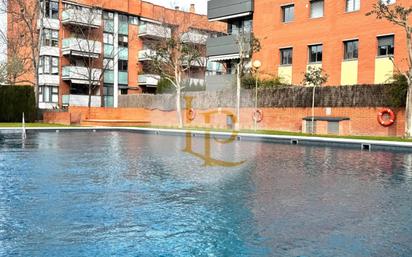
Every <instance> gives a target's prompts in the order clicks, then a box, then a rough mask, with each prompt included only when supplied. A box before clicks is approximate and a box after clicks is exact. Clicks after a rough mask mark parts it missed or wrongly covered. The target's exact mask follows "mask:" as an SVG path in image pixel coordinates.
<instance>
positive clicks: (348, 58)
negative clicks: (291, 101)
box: [207, 0, 411, 85]
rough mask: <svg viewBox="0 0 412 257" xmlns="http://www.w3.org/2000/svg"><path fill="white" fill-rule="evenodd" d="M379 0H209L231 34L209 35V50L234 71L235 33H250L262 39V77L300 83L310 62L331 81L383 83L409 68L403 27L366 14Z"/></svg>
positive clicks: (406, 0) (401, 0)
mask: <svg viewBox="0 0 412 257" xmlns="http://www.w3.org/2000/svg"><path fill="white" fill-rule="evenodd" d="M382 1H385V2H386V1H387V0H382ZM376 2H377V0H333V1H330V0H304V1H302V0H299V1H297V0H259V1H253V0H240V1H239V0H225V1H219V0H210V1H209V2H208V18H209V20H210V21H223V22H226V23H227V32H228V35H227V36H225V37H219V38H211V39H209V40H208V42H207V48H208V51H207V55H208V57H209V58H210V59H213V60H216V61H219V62H221V63H224V64H225V67H227V69H226V73H231V72H232V69H231V65H230V63H231V62H236V58H237V55H238V52H239V49H238V47H237V45H236V35H237V34H238V32H239V31H243V32H250V33H253V35H254V36H255V37H256V38H257V39H259V40H260V42H261V46H262V49H261V51H260V52H258V53H256V54H255V55H254V56H253V59H256V60H260V61H261V63H262V67H261V69H260V73H261V74H262V76H267V77H274V76H278V77H280V78H281V79H282V80H283V82H284V83H288V84H301V82H302V80H303V74H304V73H305V72H306V71H307V69H308V67H310V66H317V67H322V68H323V69H324V70H325V71H326V73H327V74H328V75H329V79H328V82H327V85H353V84H380V83H385V82H388V81H389V80H390V79H391V78H392V76H393V74H394V72H396V70H397V69H400V70H404V69H406V65H407V63H406V60H405V58H407V52H406V35H405V32H404V31H403V30H402V29H401V28H400V27H397V26H395V25H393V24H391V23H389V22H387V21H385V20H378V19H376V18H375V17H374V16H366V13H367V12H369V11H370V10H371V9H372V6H373V4H374V3H376ZM395 3H398V4H402V5H403V6H411V2H410V0H391V1H390V2H389V4H390V5H392V4H395ZM394 63H395V64H396V65H394ZM224 76H228V75H223V76H217V77H216V76H215V79H214V80H213V81H218V79H217V78H218V77H220V78H222V77H224ZM223 79H224V78H223Z"/></svg>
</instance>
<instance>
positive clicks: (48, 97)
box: [39, 86, 59, 103]
mask: <svg viewBox="0 0 412 257" xmlns="http://www.w3.org/2000/svg"><path fill="white" fill-rule="evenodd" d="M39 101H40V102H42V103H57V102H58V101H59V87H56V86H39Z"/></svg>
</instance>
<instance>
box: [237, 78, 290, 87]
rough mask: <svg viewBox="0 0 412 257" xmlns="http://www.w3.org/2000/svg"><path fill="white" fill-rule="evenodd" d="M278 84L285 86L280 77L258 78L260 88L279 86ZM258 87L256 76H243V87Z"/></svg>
mask: <svg viewBox="0 0 412 257" xmlns="http://www.w3.org/2000/svg"><path fill="white" fill-rule="evenodd" d="M278 86H284V84H282V82H281V79H280V78H279V77H275V78H272V79H258V87H260V88H272V87H278ZM255 87H256V78H255V77H253V76H251V75H247V76H244V77H243V78H242V88H244V89H254V88H255Z"/></svg>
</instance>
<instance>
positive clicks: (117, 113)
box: [44, 107, 405, 136]
mask: <svg viewBox="0 0 412 257" xmlns="http://www.w3.org/2000/svg"><path fill="white" fill-rule="evenodd" d="M381 109H382V108H353V107H352V108H315V116H330V117H349V118H350V121H347V122H344V123H345V124H341V126H340V128H341V129H340V130H341V133H342V134H345V135H376V136H402V135H403V134H404V124H405V122H404V114H405V112H404V109H393V111H394V112H395V114H396V121H395V123H394V124H393V125H392V126H390V127H383V126H381V125H380V124H379V123H378V121H377V113H378V112H379V111H380V110H381ZM261 110H262V111H263V120H262V122H260V123H259V124H258V129H267V130H278V131H291V132H301V131H302V124H303V122H302V119H303V118H304V117H306V116H311V112H312V110H311V108H262V109H261ZM253 111H254V109H253V108H242V110H241V117H240V122H241V127H242V128H244V129H253V128H254V122H253V119H252V114H253ZM195 112H196V117H195V119H194V120H193V121H192V122H190V121H189V120H188V119H187V118H185V119H184V120H185V125H186V126H188V127H189V126H190V127H211V128H227V115H234V114H235V109H233V108H216V109H210V110H195ZM69 113H70V115H71V122H72V123H80V119H82V120H84V119H100V120H123V121H124V120H132V121H136V120H139V121H150V122H151V125H153V126H177V118H176V116H177V115H176V112H175V111H161V110H157V109H154V110H149V109H145V108H90V109H88V108H87V107H71V108H70V109H69ZM208 113H209V114H208ZM59 115H61V116H59ZM65 115H67V113H45V115H44V117H45V118H44V120H45V122H50V123H61V122H59V121H62V123H63V124H66V123H67V120H68V118H67V116H65ZM208 116H209V118H210V121H209V122H205V120H206V118H207V117H208ZM322 131H323V133H325V131H326V129H324V130H322Z"/></svg>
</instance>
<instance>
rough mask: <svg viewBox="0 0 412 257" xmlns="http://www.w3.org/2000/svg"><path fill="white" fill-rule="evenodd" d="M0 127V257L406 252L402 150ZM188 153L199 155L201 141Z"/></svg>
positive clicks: (408, 223)
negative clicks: (203, 156) (207, 145)
mask: <svg viewBox="0 0 412 257" xmlns="http://www.w3.org/2000/svg"><path fill="white" fill-rule="evenodd" d="M21 143H22V142H21V135H19V134H13V133H9V134H6V133H3V134H0V256H11V255H14V256H110V255H115V256H410V255H411V254H412V247H411V245H410V242H411V241H412V210H411V205H410V203H411V202H412V201H411V200H412V199H411V198H412V194H411V191H412V172H411V171H412V165H411V164H412V155H410V154H404V153H399V152H361V151H358V150H348V149H339V148H325V147H304V146H292V145H277V144H270V143H261V142H244V141H242V142H239V141H236V142H234V143H233V144H227V145H222V144H216V143H214V144H213V145H212V154H213V157H214V158H216V159H221V160H225V161H233V162H236V161H241V160H246V162H245V164H243V165H241V166H239V167H236V168H224V167H203V166H202V163H203V161H202V160H200V159H198V158H197V157H195V156H193V155H190V154H187V153H184V152H182V149H183V148H184V146H185V137H172V136H165V135H143V134H135V133H126V132H97V133H92V132H76V133H68V132H60V133H46V132H41V133H33V132H31V133H28V135H27V139H26V142H25V146H24V148H23V147H22V144H21ZM193 149H194V150H195V151H196V152H202V151H204V140H203V138H198V137H196V138H193Z"/></svg>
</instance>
